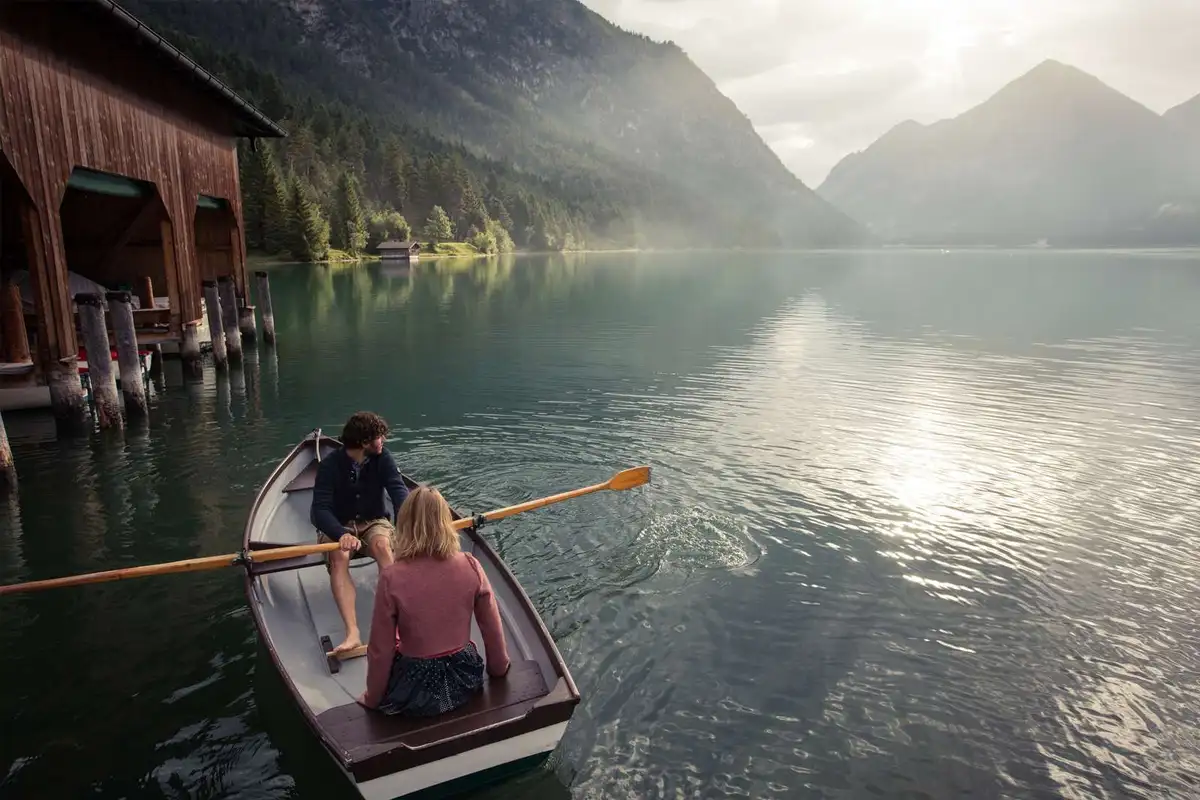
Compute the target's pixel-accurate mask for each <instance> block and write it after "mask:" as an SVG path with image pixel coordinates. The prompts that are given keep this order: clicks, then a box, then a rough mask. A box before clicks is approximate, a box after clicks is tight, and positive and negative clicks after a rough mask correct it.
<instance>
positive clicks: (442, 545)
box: [395, 486, 460, 561]
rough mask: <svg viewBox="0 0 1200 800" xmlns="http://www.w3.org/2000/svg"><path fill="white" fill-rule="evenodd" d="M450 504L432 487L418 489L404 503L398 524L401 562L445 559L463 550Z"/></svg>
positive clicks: (401, 505)
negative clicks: (410, 559) (406, 560)
mask: <svg viewBox="0 0 1200 800" xmlns="http://www.w3.org/2000/svg"><path fill="white" fill-rule="evenodd" d="M453 522H454V518H453V516H451V514H450V505H449V504H448V503H447V502H446V500H445V498H443V497H442V493H441V492H439V491H438V490H437V489H434V488H433V487H432V486H418V487H417V488H416V489H413V490H412V491H411V492H409V493H408V497H406V498H404V502H403V503H401V504H400V514H399V515H398V519H397V521H396V554H395V558H396V560H397V561H401V560H404V559H408V558H420V557H422V556H431V557H433V558H436V559H445V558H449V557H450V556H452V555H454V554H455V553H457V552H458V551H459V549H460V548H459V543H458V531H456V530H454V528H452V527H451V525H452V524H453Z"/></svg>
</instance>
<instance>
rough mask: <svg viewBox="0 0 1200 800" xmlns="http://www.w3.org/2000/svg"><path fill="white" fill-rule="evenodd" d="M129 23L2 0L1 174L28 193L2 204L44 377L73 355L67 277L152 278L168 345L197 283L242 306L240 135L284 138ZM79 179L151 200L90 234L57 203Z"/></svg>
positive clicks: (95, 9)
mask: <svg viewBox="0 0 1200 800" xmlns="http://www.w3.org/2000/svg"><path fill="white" fill-rule="evenodd" d="M120 15H124V17H123V18H122V17H121V16H120ZM131 20H132V24H131V23H130V21H131ZM138 25H139V23H137V22H136V20H133V18H132V17H130V16H129V15H128V14H127V13H125V12H124V11H123V10H121V9H120V8H119V7H114V5H113V4H112V3H109V2H103V0H92V1H91V2H55V1H53V0H51V1H50V2H31V3H24V2H10V1H9V0H0V159H2V160H3V161H6V162H7V165H6V167H5V165H0V168H4V169H5V172H7V174H9V175H10V176H11V175H15V177H16V180H17V181H19V184H20V188H21V189H22V190H23V193H18V194H23V196H18V197H16V198H14V197H11V196H6V197H4V198H3V202H4V203H5V204H6V205H10V204H13V203H16V204H17V205H19V206H20V210H19V216H20V233H21V235H22V239H23V240H24V246H25V251H26V257H27V261H28V264H29V273H30V288H31V289H32V290H33V292H34V295H35V301H36V306H37V310H38V313H37V330H36V337H37V339H38V343H37V350H38V354H39V356H40V358H41V360H42V362H43V363H44V364H45V365H47V366H49V367H51V368H53V365H54V364H55V363H56V362H57V363H65V361H64V360H67V359H74V357H75V356H76V353H77V350H78V346H79V342H78V337H77V332H76V320H75V315H74V304H73V300H72V297H71V295H70V290H69V287H68V271H76V272H77V273H78V274H81V275H84V276H85V277H87V278H89V279H91V280H94V281H96V282H98V283H101V284H105V285H109V284H111V283H113V282H120V281H126V282H127V281H128V280H129V278H130V277H131V276H133V274H134V273H139V272H140V273H141V274H144V275H150V274H154V272H155V271H157V274H159V275H161V277H162V283H163V284H165V285H156V286H154V294H156V295H158V296H160V297H161V296H162V295H164V294H165V295H166V296H167V298H168V304H169V306H170V311H169V330H170V334H171V335H172V336H175V337H178V336H179V335H180V332H181V330H182V326H184V325H186V324H188V323H194V322H199V321H200V320H201V316H202V314H201V297H202V289H201V281H202V280H205V279H209V278H213V277H216V276H217V274H223V275H232V276H233V278H234V281H235V284H236V287H237V289H238V293H239V294H240V295H241V296H242V297H243V298H245V297H248V294H247V288H248V287H247V277H246V266H245V263H246V262H245V259H246V252H245V238H244V235H243V230H244V225H243V218H242V198H241V187H240V186H239V183H238V164H237V137H238V136H277V135H282V131H280V130H279V129H278V128H274V126H273V123H271V122H270V121H269V120H266V118H265V117H262V118H261V119H256V118H255V117H254V116H253V115H254V114H257V113H259V112H257V111H256V110H255V109H253V108H252V107H250V106H249V105H248V104H246V103H245V101H241V100H240V98H236V96H232V95H231V93H228V92H227V91H226V93H225V95H222V94H221V93H220V90H214V88H213V84H215V83H216V82H215V81H210V80H208V78H206V75H207V74H206V73H204V72H203V70H202V69H200V68H199V67H198V65H191V66H192V67H195V69H190V68H189V65H188V63H187V62H186V59H181V58H179V57H178V54H177V53H172V52H170V48H169V45H166V46H164V44H163V43H162V42H161V40H158V41H155V40H156V38H157V37H155V36H154V34H152V33H147V32H146V31H142V30H138V29H137V26H138ZM209 77H211V76H209ZM222 88H223V87H222ZM239 103H240V105H239ZM260 116H261V115H260ZM79 168H82V169H84V170H91V171H94V172H98V173H106V174H108V175H111V176H120V177H122V178H127V179H132V180H133V181H137V182H142V183H143V184H149V185H151V186H152V190H153V191H152V192H151V195H152V196H150V197H149V198H146V199H143V200H135V201H127V202H126V204H125V205H124V206H120V205H119V204H118V203H113V204H111V205H110V206H109V211H110V217H111V218H110V219H100V222H98V223H94V224H93V225H92V227H93V228H95V229H96V230H93V231H88V230H87V225H88V220H89V219H96V217H95V215H94V214H93V213H92V212H91V211H89V210H88V209H87V207H86V203H85V202H84V201H82V200H74V201H72V202H71V203H64V198H65V197H66V196H67V195H68V192H75V193H76V194H78V192H77V191H76V190H74V189H68V181H69V180H71V177H72V173H73V171H76V170H77V169H79ZM11 183H12V182H11V181H9V183H7V184H6V186H5V188H6V189H10V190H11V188H12V187H11ZM7 194H9V195H11V194H13V192H12V191H9V192H7ZM202 200H204V201H207V202H208V203H210V207H208V208H200V203H201V201H202ZM213 201H215V202H216V206H217V207H218V208H219V209H220V210H215V211H214V210H212V206H211V204H212V203H213ZM69 206H70V209H71V210H70V213H68V212H69V209H68V207H69ZM198 209H199V210H200V211H201V212H202V213H201V214H200V220H199V223H198V221H197V211H198ZM73 220H74V221H73ZM104 228H107V232H105V231H104V230H102V229H104ZM198 229H199V231H200V237H201V238H203V239H204V240H205V244H204V248H203V250H202V249H201V248H200V247H198V244H197V238H198V236H197V232H198ZM105 237H107V238H105ZM76 239H78V241H75V240H76ZM148 251H149V256H148ZM139 264H140V265H142V266H140V267H139ZM71 363H72V364H73V362H71Z"/></svg>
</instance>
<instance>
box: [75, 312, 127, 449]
mask: <svg viewBox="0 0 1200 800" xmlns="http://www.w3.org/2000/svg"><path fill="white" fill-rule="evenodd" d="M75 303H76V305H78V306H79V327H80V330H81V331H82V333H83V346H84V349H86V350H87V365H88V370H87V371H88V383H89V384H90V385H91V387H92V405H94V406H95V408H96V422H97V423H99V425H100V427H101V428H120V427H122V425H124V422H125V420H124V418H123V416H122V415H121V398H120V396H118V395H117V376H116V373H115V372H114V371H113V364H112V349H111V345H110V344H109V342H108V325H107V324H106V321H105V318H104V306H103V305H101V302H100V295H98V294H91V293H86V292H83V293H80V294H77V295H75Z"/></svg>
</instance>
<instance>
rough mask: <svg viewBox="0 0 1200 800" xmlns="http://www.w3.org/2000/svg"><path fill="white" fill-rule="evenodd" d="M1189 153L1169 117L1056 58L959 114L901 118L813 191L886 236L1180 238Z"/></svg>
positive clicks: (1070, 240) (1008, 240)
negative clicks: (928, 119) (928, 120)
mask: <svg viewBox="0 0 1200 800" xmlns="http://www.w3.org/2000/svg"><path fill="white" fill-rule="evenodd" d="M1178 116H1179V118H1180V119H1181V120H1182V119H1183V118H1184V117H1185V116H1187V114H1186V109H1181V110H1180V112H1179V114H1178ZM1186 149H1187V148H1186V145H1185V144H1184V142H1183V139H1182V137H1180V135H1179V134H1178V132H1177V130H1176V129H1175V127H1174V126H1173V125H1172V124H1170V123H1169V122H1168V120H1166V119H1165V118H1164V117H1162V116H1159V115H1158V114H1155V113H1154V112H1153V111H1151V110H1150V109H1148V108H1146V107H1145V106H1143V105H1141V104H1139V103H1137V102H1135V101H1134V100H1132V99H1130V98H1128V97H1126V96H1125V95H1123V94H1121V93H1120V92H1117V91H1116V90H1114V89H1112V88H1110V87H1109V86H1107V85H1105V84H1104V83H1102V82H1101V81H1100V80H1098V79H1097V78H1095V77H1093V76H1091V75H1088V74H1087V73H1085V72H1082V71H1080V70H1078V69H1076V68H1074V67H1071V66H1068V65H1065V64H1061V63H1059V62H1057V61H1053V60H1050V61H1045V62H1043V63H1042V64H1040V65H1038V66H1037V67H1035V68H1034V69H1033V70H1031V71H1030V72H1028V73H1026V74H1025V75H1023V76H1021V77H1020V78H1018V79H1016V80H1015V81H1013V82H1011V83H1009V84H1008V85H1006V86H1004V87H1003V88H1001V89H1000V90H999V91H998V92H996V93H995V94H994V95H993V96H992V97H990V98H989V99H988V100H986V101H985V102H983V103H981V104H980V105H978V106H976V107H974V108H972V109H970V110H969V111H967V112H965V113H963V114H961V115H960V116H957V117H954V118H953V119H947V120H942V121H940V122H936V123H934V124H931V125H920V124H918V123H916V122H912V121H909V122H905V123H902V124H901V125H898V126H896V127H895V128H893V129H892V130H890V131H889V132H888V133H886V134H885V135H884V136H883V137H881V138H880V139H879V140H878V141H877V142H875V143H874V144H873V145H871V146H870V147H868V148H867V149H866V150H864V151H862V152H859V153H854V154H851V155H849V156H847V157H846V158H844V159H842V161H841V162H839V163H838V164H837V165H836V166H835V167H834V169H833V170H832V171H831V172H830V174H829V176H828V177H827V178H826V179H825V181H824V182H823V183H822V184H821V186H820V187H819V189H818V193H819V194H820V195H821V196H822V197H824V198H825V199H827V200H829V201H830V202H831V203H833V204H834V205H836V206H837V207H839V208H841V209H843V210H844V211H846V212H847V213H848V214H849V215H850V216H852V217H854V218H855V219H857V220H859V221H861V222H863V223H865V224H866V225H867V226H868V227H869V228H870V229H871V230H872V231H873V232H874V233H875V234H876V235H878V236H880V237H882V238H883V239H885V240H888V241H893V242H908V243H913V244H916V243H930V244H932V243H938V244H950V243H955V244H995V245H1023V244H1032V243H1036V242H1038V241H1039V240H1047V241H1049V242H1050V243H1051V244H1056V245H1095V246H1104V245H1130V246H1132V245H1145V244H1152V243H1158V242H1159V241H1160V240H1163V242H1164V243H1172V244H1174V243H1178V242H1179V239H1180V237H1182V238H1183V239H1185V240H1186V239H1190V238H1191V237H1192V236H1193V235H1197V236H1200V227H1197V228H1196V229H1195V230H1192V228H1191V223H1190V222H1187V223H1186V224H1185V223H1182V222H1181V220H1180V218H1179V215H1180V214H1183V215H1184V216H1185V217H1186V216H1187V215H1188V213H1190V212H1188V211H1187V209H1189V208H1192V207H1193V206H1194V204H1195V200H1196V197H1197V196H1198V195H1197V192H1196V187H1197V183H1196V182H1195V181H1194V180H1192V179H1191V177H1190V173H1191V167H1190V166H1188V165H1189V159H1188V157H1187V156H1186V155H1185V150H1186ZM1185 166H1186V167H1187V168H1184V167H1185ZM1197 241H1198V242H1200V238H1198V239H1197Z"/></svg>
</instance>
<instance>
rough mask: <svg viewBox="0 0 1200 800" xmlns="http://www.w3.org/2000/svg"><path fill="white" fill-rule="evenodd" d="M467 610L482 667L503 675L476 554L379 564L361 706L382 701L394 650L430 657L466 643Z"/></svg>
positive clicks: (494, 615) (501, 649)
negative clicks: (483, 655) (475, 624)
mask: <svg viewBox="0 0 1200 800" xmlns="http://www.w3.org/2000/svg"><path fill="white" fill-rule="evenodd" d="M472 613H473V614H474V615H475V618H476V619H477V620H478V621H479V632H480V633H481V634H482V635H483V646H484V648H485V650H486V651H487V671H488V673H490V674H491V675H494V676H500V675H503V674H504V673H506V672H507V671H508V667H509V658H508V648H507V646H506V645H505V642H504V630H503V628H502V627H501V625H500V612H499V611H498V609H497V608H496V598H495V597H494V596H493V595H492V585H491V583H489V582H488V579H487V575H486V574H485V573H484V571H483V567H481V566H480V565H479V562H478V561H477V560H476V559H475V556H473V555H471V554H470V553H457V554H455V555H453V556H451V557H450V558H447V559H446V560H445V561H438V560H437V559H434V558H416V559H412V560H410V561H397V562H396V563H394V564H392V565H391V566H389V567H386V568H384V569H383V570H382V571H381V572H380V575H379V584H378V586H377V587H376V589H375V611H374V614H373V615H372V616H371V638H370V640H369V641H368V642H367V691H366V697H365V698H363V699H364V701H365V703H366V705H368V706H370V707H371V708H375V707H376V706H378V705H379V703H380V702H381V701H382V700H383V694H384V692H385V691H386V690H387V682H388V676H389V674H390V672H391V669H392V658H393V656H394V655H395V654H396V653H403V654H404V655H406V656H411V657H413V658H431V657H433V656H440V655H445V654H447V653H453V652H454V651H456V650H459V649H460V648H462V647H465V646H466V644H467V642H468V641H470V638H471V615H472Z"/></svg>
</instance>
